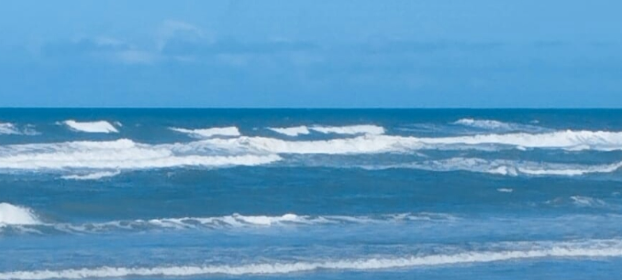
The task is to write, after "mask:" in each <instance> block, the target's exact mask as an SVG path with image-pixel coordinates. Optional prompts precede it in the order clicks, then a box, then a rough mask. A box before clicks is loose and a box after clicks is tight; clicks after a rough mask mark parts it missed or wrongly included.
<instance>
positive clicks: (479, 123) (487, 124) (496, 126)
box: [452, 118, 548, 132]
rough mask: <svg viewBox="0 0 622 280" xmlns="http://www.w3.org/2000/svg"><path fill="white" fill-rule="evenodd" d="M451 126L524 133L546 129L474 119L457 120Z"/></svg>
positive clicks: (544, 129)
mask: <svg viewBox="0 0 622 280" xmlns="http://www.w3.org/2000/svg"><path fill="white" fill-rule="evenodd" d="M452 124H454V125H462V126H467V127H472V128H477V129H483V130H493V131H500V132H503V131H506V132H510V131H524V132H543V131H547V130H548V129H546V128H543V127H539V126H535V125H528V124H519V123H510V122H501V121H496V120H476V119H470V118H465V119H459V120H457V121H455V122H453V123H452Z"/></svg>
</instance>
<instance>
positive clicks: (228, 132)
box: [169, 126, 240, 138]
mask: <svg viewBox="0 0 622 280" xmlns="http://www.w3.org/2000/svg"><path fill="white" fill-rule="evenodd" d="M169 129H170V130H173V131H176V132H180V133H184V134H188V135H189V136H191V137H194V138H210V137H214V136H240V130H239V129H238V128H237V127H235V126H229V127H212V128H203V129H186V128H176V127H171V128H169Z"/></svg>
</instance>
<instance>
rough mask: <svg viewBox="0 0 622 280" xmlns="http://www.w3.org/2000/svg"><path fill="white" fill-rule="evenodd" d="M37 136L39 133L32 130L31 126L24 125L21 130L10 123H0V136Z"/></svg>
mask: <svg viewBox="0 0 622 280" xmlns="http://www.w3.org/2000/svg"><path fill="white" fill-rule="evenodd" d="M2 134H4V135H38V134H39V132H37V131H36V130H34V129H33V128H32V125H26V127H23V128H22V129H20V128H18V127H17V126H16V125H14V124H12V123H0V135H2Z"/></svg>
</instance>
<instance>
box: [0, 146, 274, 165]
mask: <svg viewBox="0 0 622 280" xmlns="http://www.w3.org/2000/svg"><path fill="white" fill-rule="evenodd" d="M201 152H202V151H201V150H198V149H196V148H193V147H192V146H191V144H173V145H169V144H161V145H148V144H140V143H135V142H133V141H131V140H128V139H120V140H116V141H77V142H62V143H47V144H21V145H8V146H0V169H8V170H73V169H100V170H101V169H104V171H110V170H139V169H153V168H172V167H182V166H201V167H219V166H234V165H246V166H253V165H261V164H268V163H272V162H275V161H278V160H281V157H279V156H278V155H275V154H268V155H252V154H243V155H205V154H202V153H201Z"/></svg>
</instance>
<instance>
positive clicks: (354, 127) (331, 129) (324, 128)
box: [268, 124, 385, 136]
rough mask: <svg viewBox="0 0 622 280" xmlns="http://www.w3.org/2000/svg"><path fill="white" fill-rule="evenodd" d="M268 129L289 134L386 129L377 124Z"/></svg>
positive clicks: (348, 133) (365, 132)
mask: <svg viewBox="0 0 622 280" xmlns="http://www.w3.org/2000/svg"><path fill="white" fill-rule="evenodd" d="M268 129H270V130H272V131H274V132H276V133H280V134H283V135H287V136H298V135H306V134H309V133H311V131H315V132H319V133H324V134H343V135H357V134H371V135H380V134H384V133H385V129H384V128H383V127H381V126H377V125H367V124H365V125H349V126H311V127H307V126H304V125H303V126H295V127H269V128H268Z"/></svg>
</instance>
